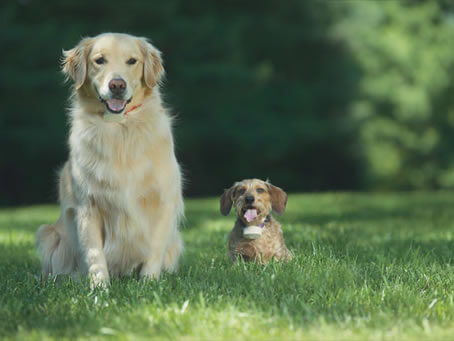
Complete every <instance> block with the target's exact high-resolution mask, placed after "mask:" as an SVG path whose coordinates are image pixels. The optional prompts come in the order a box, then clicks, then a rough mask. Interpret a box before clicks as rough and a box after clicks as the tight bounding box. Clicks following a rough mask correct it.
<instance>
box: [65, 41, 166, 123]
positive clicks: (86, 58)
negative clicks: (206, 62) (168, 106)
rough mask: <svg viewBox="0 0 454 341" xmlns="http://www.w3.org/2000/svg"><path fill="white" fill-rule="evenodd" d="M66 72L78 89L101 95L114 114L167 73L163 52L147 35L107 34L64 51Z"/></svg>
mask: <svg viewBox="0 0 454 341" xmlns="http://www.w3.org/2000/svg"><path fill="white" fill-rule="evenodd" d="M63 54H64V58H63V72H64V73H65V74H66V76H67V77H68V78H70V79H72V80H74V86H75V89H76V90H79V89H81V91H82V90H85V91H84V93H86V94H87V95H88V96H90V97H94V98H98V99H99V101H100V102H101V103H102V104H104V105H105V108H106V109H107V110H108V111H109V112H111V113H114V114H119V113H122V112H124V110H125V107H126V105H127V104H128V103H130V102H131V101H132V100H133V98H135V99H136V100H137V99H138V97H143V96H144V93H146V91H148V92H150V90H151V89H152V88H153V87H154V86H155V85H156V84H157V83H158V82H159V81H160V79H161V77H162V76H163V74H164V68H163V67H162V60H161V53H160V52H159V51H158V50H157V49H156V48H155V47H154V46H153V45H151V44H150V43H149V42H148V41H147V40H146V39H145V38H138V37H133V36H130V35H127V34H120V33H104V34H101V35H99V36H96V37H93V38H85V39H82V41H81V42H80V43H79V44H78V45H77V46H76V47H74V48H73V49H71V50H68V51H64V52H63Z"/></svg>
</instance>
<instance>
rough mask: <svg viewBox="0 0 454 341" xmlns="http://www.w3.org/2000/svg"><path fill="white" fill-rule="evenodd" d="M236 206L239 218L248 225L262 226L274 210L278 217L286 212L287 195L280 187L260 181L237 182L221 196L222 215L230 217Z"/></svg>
mask: <svg viewBox="0 0 454 341" xmlns="http://www.w3.org/2000/svg"><path fill="white" fill-rule="evenodd" d="M233 204H234V205H235V210H236V214H237V216H238V218H240V219H241V220H243V221H244V222H245V223H246V225H249V224H256V225H259V224H261V223H262V222H263V221H264V220H265V218H266V217H267V216H268V215H269V214H270V213H271V211H272V210H273V211H274V212H276V213H277V214H278V215H281V214H282V213H284V211H285V206H286V205H287V194H286V193H285V192H284V191H283V190H282V189H281V188H279V187H276V186H273V185H272V184H270V183H268V182H265V181H262V180H258V179H248V180H243V181H240V182H236V183H235V184H234V185H233V186H232V187H230V188H229V189H226V190H225V191H224V194H223V195H222V196H221V213H222V214H223V215H225V216H226V215H228V214H229V212H230V210H231V209H232V205H233Z"/></svg>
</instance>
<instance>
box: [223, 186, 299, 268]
mask: <svg viewBox="0 0 454 341" xmlns="http://www.w3.org/2000/svg"><path fill="white" fill-rule="evenodd" d="M220 204H221V213H222V215H224V216H226V215H228V214H229V212H230V210H231V208H232V205H233V204H234V205H235V211H236V214H237V219H236V222H235V226H234V227H233V230H232V232H230V238H229V253H230V257H231V258H232V261H235V260H236V259H237V258H243V259H244V260H252V261H255V262H258V263H263V264H266V263H267V262H268V261H269V260H270V259H271V258H274V259H276V260H284V261H288V260H290V259H291V258H292V256H291V254H290V252H289V250H288V249H287V247H286V246H285V242H284V236H283V233H282V229H281V224H279V222H278V221H277V220H275V219H274V218H273V216H272V215H271V211H274V212H276V213H277V214H278V215H282V213H284V211H285V206H286V204H287V194H286V193H285V192H284V191H283V190H282V189H281V188H279V187H276V186H273V185H272V184H270V183H268V182H265V181H262V180H258V179H248V180H243V181H240V182H236V183H235V184H234V185H233V186H232V187H230V188H229V189H226V190H225V191H224V194H223V195H222V196H221V203H220Z"/></svg>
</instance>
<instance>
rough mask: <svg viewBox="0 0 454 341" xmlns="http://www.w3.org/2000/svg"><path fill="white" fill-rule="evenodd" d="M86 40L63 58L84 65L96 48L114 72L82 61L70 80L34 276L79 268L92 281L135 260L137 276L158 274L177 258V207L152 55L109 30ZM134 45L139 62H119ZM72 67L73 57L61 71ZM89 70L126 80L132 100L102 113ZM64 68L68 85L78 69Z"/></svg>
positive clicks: (96, 79) (177, 179)
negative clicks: (65, 157)
mask: <svg viewBox="0 0 454 341" xmlns="http://www.w3.org/2000/svg"><path fill="white" fill-rule="evenodd" d="M90 39H91V40H88V41H87V40H84V41H83V42H82V43H81V44H83V47H84V49H85V50H84V51H83V52H80V51H79V52H77V51H75V52H74V53H76V52H77V56H78V58H79V59H77V58H76V57H75V56H73V54H72V53H71V51H70V52H69V53H67V58H66V63H71V62H77V63H82V64H84V62H83V61H81V60H80V58H84V60H85V63H90V59H91V57H90V56H91V54H94V55H95V58H99V57H98V56H99V54H100V53H102V54H103V55H105V59H106V60H109V62H111V64H112V66H111V67H112V68H113V72H114V73H112V72H110V73H109V72H107V71H105V68H103V69H102V72H101V69H100V68H99V66H98V65H95V63H93V66H92V67H91V68H90V65H88V66H86V65H85V66H84V67H86V68H87V70H86V76H85V77H86V78H88V79H87V80H86V81H84V82H81V84H80V87H79V88H77V87H76V90H77V91H76V92H75V94H74V96H73V100H72V108H71V111H70V119H71V132H70V138H69V146H70V157H69V161H68V162H67V163H66V164H65V166H64V167H63V169H62V172H61V176H60V184H59V197H60V206H61V216H60V219H59V220H58V221H57V223H55V224H54V225H43V226H41V228H40V229H39V231H38V234H37V242H38V246H39V248H40V252H41V262H42V266H43V275H44V276H45V277H47V276H48V275H49V274H53V275H56V274H69V275H71V276H73V277H78V276H79V275H84V274H87V275H88V276H89V277H90V279H91V281H92V284H94V285H98V284H101V283H105V282H106V281H108V280H109V278H110V277H115V276H118V275H122V274H129V273H131V271H133V270H134V269H137V268H139V269H140V274H141V275H142V276H149V277H151V278H158V277H159V274H160V272H161V269H162V268H164V269H166V270H169V271H172V270H174V269H175V267H176V265H177V261H178V258H179V255H180V254H181V252H182V241H181V237H180V234H179V231H178V223H179V220H180V218H181V217H182V214H183V199H182V184H181V182H182V180H181V173H180V168H179V165H178V163H177V160H176V158H175V154H174V150H173V149H174V146H173V138H172V132H171V119H170V117H169V115H168V114H167V112H166V110H165V108H164V107H163V105H162V103H161V98H160V94H159V87H158V85H157V80H156V79H151V78H152V77H157V75H156V74H155V73H156V72H159V70H160V69H159V65H160V57H159V54H158V52H157V50H155V49H154V47H152V46H151V45H149V44H148V43H147V42H146V41H145V40H143V39H140V38H135V37H131V36H127V35H118V34H110V35H101V36H98V37H95V38H90ZM122 44H123V48H121V46H122ZM134 44H137V48H135V45H134ZM99 45H100V46H99ZM119 46H120V47H119ZM77 48H80V46H79V47H76V49H77ZM87 50H89V51H90V52H87ZM125 51H126V52H125ZM109 53H110V54H109ZM141 53H143V57H142V59H140V60H141V61H142V63H143V68H139V67H137V68H136V69H133V68H131V67H130V65H129V64H127V65H128V66H123V64H124V63H123V61H124V60H125V58H130V57H128V56H129V54H130V55H132V56H134V57H135V58H138V59H139V58H141V57H140V56H141ZM84 54H85V55H84ZM122 54H124V56H121V55H122ZM119 56H120V57H119ZM73 58H75V59H73ZM150 58H152V59H153V60H151V61H150V60H149V59H150ZM116 59H118V61H116ZM126 60H128V59H126ZM114 62H116V63H114ZM106 63H107V62H106ZM147 63H148V64H149V63H152V64H153V65H152V66H151V67H147ZM157 64H159V65H158V66H157ZM65 65H66V64H65ZM139 66H140V65H139ZM65 67H66V66H65ZM77 70H79V71H80V65H78V66H77V67H76V71H74V70H72V69H69V70H68V71H67V72H68V73H71V72H78V71H77ZM146 72H150V73H151V74H150V75H148V76H147V75H146ZM98 74H102V75H103V77H120V76H121V77H122V78H125V79H126V82H127V84H128V86H130V87H131V88H133V89H132V90H131V94H132V95H131V98H132V99H131V104H130V105H131V106H134V107H135V108H136V109H134V110H133V111H131V112H129V113H128V114H127V116H125V118H124V119H123V120H122V121H121V122H120V123H112V122H106V121H105V120H104V119H103V112H104V111H105V110H106V109H105V107H104V105H103V104H102V103H101V102H100V101H99V99H98V98H97V96H102V95H99V93H102V91H101V90H98V89H102V88H103V77H100V76H98ZM119 75H120V76H119ZM71 77H72V78H74V79H75V81H76V84H77V81H78V79H77V77H78V76H77V75H72V76H71ZM147 77H148V78H147ZM137 78H138V79H137ZM93 89H95V90H96V91H94V90H93Z"/></svg>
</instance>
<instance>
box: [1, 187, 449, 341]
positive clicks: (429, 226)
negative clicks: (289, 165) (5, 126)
mask: <svg viewBox="0 0 454 341" xmlns="http://www.w3.org/2000/svg"><path fill="white" fill-rule="evenodd" d="M186 206H187V208H186V216H187V221H186V224H185V225H186V226H185V228H184V229H183V235H184V239H185V242H186V251H185V255H184V257H183V258H182V261H181V266H180V268H179V271H178V272H177V273H176V274H165V275H164V276H163V277H162V279H161V281H159V282H150V281H148V282H143V281H139V280H137V279H136V278H123V279H121V280H117V281H114V282H113V283H112V285H111V286H110V288H109V290H108V291H103V290H95V291H93V292H91V291H90V289H89V286H88V285H87V284H86V283H73V282H71V281H64V282H62V283H58V284H56V283H53V282H48V283H45V284H44V283H42V282H40V281H39V280H38V279H37V278H38V277H37V275H38V274H39V262H38V258H37V255H36V253H35V250H34V233H35V231H36V228H37V226H38V225H39V224H41V223H45V222H53V221H54V220H55V219H56V218H57V216H58V209H57V207H55V206H37V207H26V208H19V209H2V210H0V338H5V337H6V338H19V339H27V340H28V339H33V338H35V339H42V338H61V337H66V338H75V337H80V338H93V337H97V338H112V337H117V338H118V339H126V338H132V339H134V338H147V337H150V336H151V337H155V338H158V339H178V338H181V339H185V340H188V339H194V340H196V339H210V340H212V339H216V340H232V339H235V340H241V339H272V340H278V339H298V340H302V339H316V340H317V339H319V340H327V339H330V340H333V339H336V340H352V339H394V340H405V339H410V340H413V339H414V340H421V339H427V340H434V339H448V338H452V337H453V336H454V268H453V255H454V240H453V238H454V193H451V192H434V193H397V194H349V193H339V194H308V195H291V196H290V198H289V203H288V209H287V211H286V213H285V214H284V215H283V216H282V217H281V218H280V221H281V223H282V224H283V226H284V233H285V238H286V242H287V245H288V246H289V248H290V249H291V250H292V251H293V252H294V254H295V259H294V261H292V262H291V263H289V264H279V263H270V264H269V265H268V266H265V267H261V266H257V265H255V264H237V265H235V266H232V265H231V264H230V263H229V260H228V257H227V251H226V250H227V249H226V246H227V236H228V232H229V231H230V229H231V227H232V225H233V220H234V217H233V215H231V216H229V217H222V216H221V215H220V214H219V213H218V212H219V209H218V200H217V199H206V200H188V201H187V202H186Z"/></svg>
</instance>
